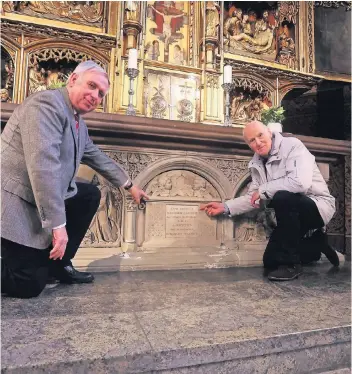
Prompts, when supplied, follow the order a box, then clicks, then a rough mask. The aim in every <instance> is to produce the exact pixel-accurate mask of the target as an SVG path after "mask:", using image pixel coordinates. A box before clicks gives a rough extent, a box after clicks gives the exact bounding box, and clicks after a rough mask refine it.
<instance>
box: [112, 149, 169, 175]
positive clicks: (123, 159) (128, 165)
mask: <svg viewBox="0 0 352 374" xmlns="http://www.w3.org/2000/svg"><path fill="white" fill-rule="evenodd" d="M107 154H108V155H109V156H110V157H111V158H112V159H113V160H114V161H116V162H117V163H119V164H120V165H121V166H122V167H123V168H124V170H126V172H127V173H128V174H129V176H130V177H131V178H132V179H135V178H136V177H137V175H138V174H139V173H140V172H141V171H143V170H144V169H146V168H147V167H148V166H149V165H150V164H152V163H153V162H155V161H157V160H159V159H161V158H163V157H164V158H167V155H165V156H162V155H160V154H154V153H140V152H135V153H134V152H107Z"/></svg>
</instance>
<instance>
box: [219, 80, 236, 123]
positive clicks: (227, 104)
mask: <svg viewBox="0 0 352 374" xmlns="http://www.w3.org/2000/svg"><path fill="white" fill-rule="evenodd" d="M221 87H222V88H223V89H224V91H225V121H224V126H231V125H232V121H231V117H230V91H231V90H232V88H233V84H232V83H223V84H222V85H221Z"/></svg>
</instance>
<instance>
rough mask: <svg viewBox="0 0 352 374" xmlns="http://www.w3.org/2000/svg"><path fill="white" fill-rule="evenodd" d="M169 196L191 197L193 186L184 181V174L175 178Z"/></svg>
mask: <svg viewBox="0 0 352 374" xmlns="http://www.w3.org/2000/svg"><path fill="white" fill-rule="evenodd" d="M170 196H182V197H186V196H187V197H191V196H193V188H192V186H191V185H190V184H189V183H188V182H187V181H186V178H185V177H184V175H182V174H181V175H180V176H179V177H177V178H176V180H175V183H174V184H173V188H172V190H171V192H170Z"/></svg>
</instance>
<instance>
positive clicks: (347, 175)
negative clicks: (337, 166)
mask: <svg viewBox="0 0 352 374" xmlns="http://www.w3.org/2000/svg"><path fill="white" fill-rule="evenodd" d="M345 235H349V236H350V235H351V158H350V157H345ZM347 240H350V238H348V239H347Z"/></svg>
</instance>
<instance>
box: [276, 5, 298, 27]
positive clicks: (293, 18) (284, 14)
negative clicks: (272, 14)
mask: <svg viewBox="0 0 352 374" xmlns="http://www.w3.org/2000/svg"><path fill="white" fill-rule="evenodd" d="M298 11H299V1H279V8H278V12H279V22H280V23H282V22H283V21H288V22H292V23H293V24H294V25H296V23H297V15H298Z"/></svg>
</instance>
